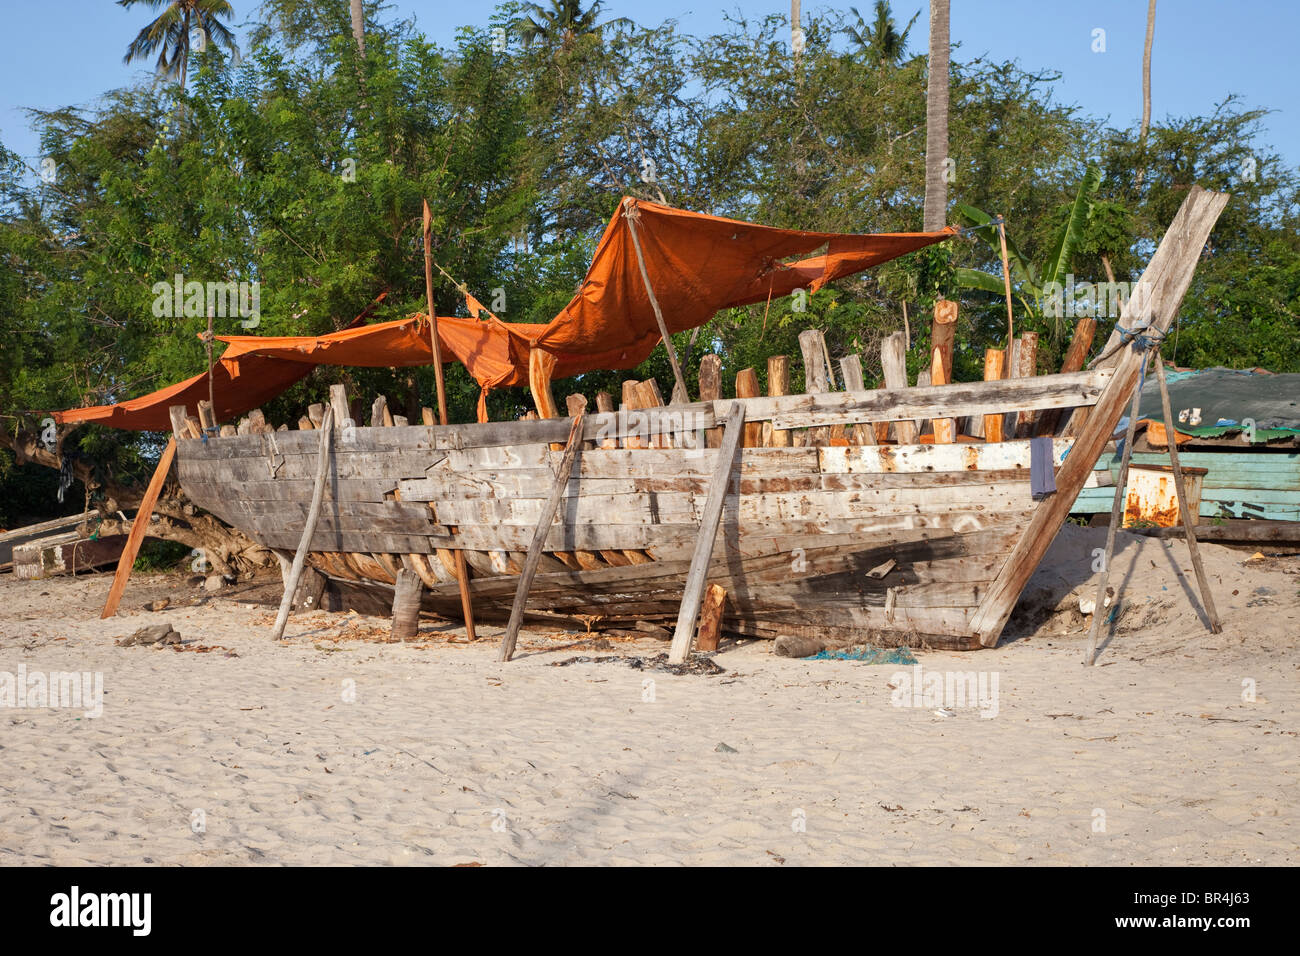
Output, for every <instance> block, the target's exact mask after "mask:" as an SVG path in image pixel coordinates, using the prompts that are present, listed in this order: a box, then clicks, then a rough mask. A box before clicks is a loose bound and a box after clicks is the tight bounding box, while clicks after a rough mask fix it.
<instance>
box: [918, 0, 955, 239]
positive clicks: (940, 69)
mask: <svg viewBox="0 0 1300 956" xmlns="http://www.w3.org/2000/svg"><path fill="white" fill-rule="evenodd" d="M948 52H949V51H948V0H930V63H929V74H930V75H929V80H928V82H927V84H926V102H925V218H924V226H923V228H924V229H925V230H926V232H933V231H936V230H939V229H942V228H943V227H944V226H945V225H946V224H947V223H946V220H947V218H948V182H947V180H946V179H945V174H946V173H947V168H946V167H947V162H948Z"/></svg>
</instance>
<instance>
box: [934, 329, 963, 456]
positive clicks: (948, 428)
mask: <svg viewBox="0 0 1300 956" xmlns="http://www.w3.org/2000/svg"><path fill="white" fill-rule="evenodd" d="M944 365H945V363H944V360H943V354H942V349H941V348H940V347H939V346H935V348H934V355H933V364H932V365H931V366H930V384H931V385H947V384H948V379H947V378H946V375H947V371H946V369H945V368H944ZM947 365H948V367H949V368H951V356H950V357H949V361H948V363H947ZM956 434H957V427H956V424H955V422H954V421H953V419H951V418H936V419H934V443H935V444H936V445H951V444H952V443H953V442H954V441H955V440H956Z"/></svg>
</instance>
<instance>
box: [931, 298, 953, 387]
mask: <svg viewBox="0 0 1300 956" xmlns="http://www.w3.org/2000/svg"><path fill="white" fill-rule="evenodd" d="M956 338H957V303H956V302H953V301H952V300H950V299H940V300H939V301H937V302H936V303H935V304H934V322H933V323H931V325H930V352H931V356H932V357H933V361H934V365H933V367H932V368H931V369H930V381H931V382H933V383H934V384H935V385H938V384H940V382H941V381H942V383H943V384H947V383H949V382H951V381H952V347H953V343H954V342H955V341H956ZM940 366H942V369H941V371H942V373H943V377H942V379H940V378H939V371H936V369H939V367H940Z"/></svg>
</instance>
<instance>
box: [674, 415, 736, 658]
mask: <svg viewBox="0 0 1300 956" xmlns="http://www.w3.org/2000/svg"><path fill="white" fill-rule="evenodd" d="M744 429H745V403H744V402H733V403H732V405H731V414H729V415H728V416H727V424H726V427H725V430H724V431H723V434H722V447H721V448H719V449H718V463H717V466H716V467H715V468H714V469H713V477H712V478H711V479H710V481H709V496H708V498H707V499H706V500H705V504H704V515H703V516H702V517H701V519H700V531H699V536H698V537H697V538H696V539H695V553H694V554H692V555H691V568H690V571H688V572H687V574H686V589H685V591H684V592H683V594H682V604H681V608H680V609H679V610H678V612H677V629H676V630H675V631H673V643H672V647H671V649H670V650H669V652H668V662H669V663H670V664H681V663H684V662H685V661H686V658H687V657H688V656H689V655H690V653H691V641H692V640H694V638H695V620H696V618H697V617H699V614H700V605H701V604H702V603H703V602H704V587H705V585H706V584H707V583H708V572H709V562H710V561H711V560H712V559H713V542H714V540H715V539H716V538H717V536H718V523H719V521H720V520H721V519H722V505H723V503H724V502H725V501H726V500H727V486H728V485H729V484H730V483H731V467H732V465H733V464H734V463H735V461H736V451H737V449H739V448H740V436H741V433H742V432H743V431H744Z"/></svg>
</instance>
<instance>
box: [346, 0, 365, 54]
mask: <svg viewBox="0 0 1300 956" xmlns="http://www.w3.org/2000/svg"><path fill="white" fill-rule="evenodd" d="M349 6H350V7H351V9H352V36H353V38H354V39H355V40H356V41H357V52H358V53H360V54H361V55H362V56H365V55H366V19H365V14H364V13H363V12H362V9H361V0H349Z"/></svg>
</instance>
